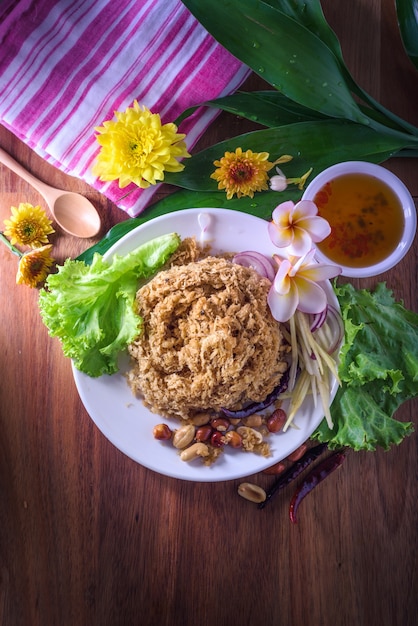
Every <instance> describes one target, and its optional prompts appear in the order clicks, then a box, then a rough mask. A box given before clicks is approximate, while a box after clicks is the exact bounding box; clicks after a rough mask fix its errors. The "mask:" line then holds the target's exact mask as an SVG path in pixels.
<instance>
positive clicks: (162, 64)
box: [0, 0, 249, 216]
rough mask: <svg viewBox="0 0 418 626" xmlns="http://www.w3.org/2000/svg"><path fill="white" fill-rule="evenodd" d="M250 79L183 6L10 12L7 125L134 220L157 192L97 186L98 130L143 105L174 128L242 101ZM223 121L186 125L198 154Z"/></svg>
mask: <svg viewBox="0 0 418 626" xmlns="http://www.w3.org/2000/svg"><path fill="white" fill-rule="evenodd" d="M248 74H249V70H248V68H247V67H245V66H243V65H242V64H241V63H240V62H239V61H238V60H237V59H235V58H234V57H233V56H232V55H230V53H229V52H227V51H226V50H225V49H224V48H222V47H221V46H220V45H219V44H218V43H217V42H216V41H215V40H214V39H213V38H212V37H211V36H210V35H209V34H208V33H207V31H205V30H204V29H203V27H202V26H201V25H200V24H199V23H198V22H197V21H196V20H195V18H194V17H193V16H192V15H191V14H190V12H189V11H188V10H187V9H186V7H185V6H184V5H183V4H182V2H181V1H180V0H117V1H116V2H115V0H1V3H0V123H2V124H3V125H4V126H5V127H7V128H8V129H9V130H11V131H12V132H13V133H14V134H15V135H17V136H18V137H19V138H20V139H22V140H23V141H24V142H25V143H26V144H27V145H28V146H30V147H31V148H32V149H33V150H35V152H36V153H37V154H39V155H40V156H42V157H43V158H44V159H46V160H47V161H48V162H49V163H52V164H53V165H55V166H56V167H58V168H60V169H61V170H62V171H64V172H66V173H68V174H71V175H73V176H77V177H79V178H81V179H83V180H85V181H86V182H87V183H89V184H90V185H92V186H93V187H95V188H96V189H98V190H99V191H101V192H102V193H104V194H105V195H106V196H107V197H108V198H110V199H111V200H113V201H114V202H116V204H117V205H118V206H119V207H120V208H121V209H123V210H125V211H126V212H127V213H128V214H129V215H131V216H134V215H137V214H138V213H140V211H141V210H142V209H143V208H144V207H145V206H146V204H147V203H148V202H149V200H150V198H151V196H152V194H153V193H154V192H155V190H156V187H151V188H148V189H146V190H140V189H138V188H137V187H134V186H133V185H132V186H130V187H127V188H125V189H122V190H121V189H119V186H118V184H117V182H112V183H101V182H100V181H98V180H97V179H95V178H94V177H93V175H92V173H91V166H92V163H93V161H94V159H95V156H96V155H97V153H98V149H99V145H98V143H97V141H96V140H95V133H94V127H95V126H100V125H102V123H103V122H104V121H105V120H108V119H112V118H113V115H114V111H124V110H125V109H126V108H127V107H128V106H132V103H133V101H134V100H135V99H136V100H138V102H139V104H143V105H145V106H147V107H148V108H149V109H151V111H152V112H153V113H159V114H160V115H161V119H162V121H163V123H166V122H172V121H174V120H175V118H176V117H177V116H178V115H179V114H180V113H181V112H182V111H183V110H184V109H186V108H188V107H190V106H194V105H197V104H199V103H201V102H204V101H205V100H208V99H212V98H216V97H219V96H221V95H226V94H229V93H232V92H233V91H235V90H236V89H237V88H238V87H239V85H240V84H241V83H242V82H243V80H244V79H245V78H246V77H247V75H248ZM215 115H216V110H210V109H206V108H202V107H201V108H199V109H198V110H197V111H196V112H195V113H194V115H193V116H192V117H190V118H188V119H187V120H185V121H184V122H183V123H182V124H181V126H180V129H179V130H180V132H183V133H186V135H187V138H186V143H187V146H188V148H189V150H190V149H191V148H192V147H193V145H194V144H195V143H196V141H197V140H198V138H199V137H200V136H201V134H202V133H203V131H204V130H205V129H206V128H207V126H208V125H209V124H210V122H211V121H212V120H213V119H214V117H215ZM131 189H133V192H132V193H130V194H129V195H128V196H126V197H125V198H124V199H123V200H120V198H121V197H122V196H124V195H125V194H126V192H127V191H129V190H131Z"/></svg>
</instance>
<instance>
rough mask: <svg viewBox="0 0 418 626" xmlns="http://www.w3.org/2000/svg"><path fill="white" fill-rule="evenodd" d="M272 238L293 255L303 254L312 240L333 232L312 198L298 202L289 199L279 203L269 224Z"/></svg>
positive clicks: (320, 238) (315, 240) (308, 248)
mask: <svg viewBox="0 0 418 626" xmlns="http://www.w3.org/2000/svg"><path fill="white" fill-rule="evenodd" d="M268 232H269V235H270V239H271V240H272V242H273V243H274V245H275V246H277V247H278V248H287V253H288V254H290V255H292V256H303V255H304V254H306V253H307V252H308V251H309V250H310V249H311V247H312V242H315V243H317V242H318V241H322V240H323V239H325V237H328V235H329V234H330V232H331V227H330V225H329V224H328V222H327V220H325V219H324V218H323V217H319V215H318V207H317V206H316V204H315V203H314V202H312V200H301V201H300V202H298V203H297V204H295V203H294V202H292V201H291V200H288V201H287V202H282V203H281V204H279V205H278V206H277V207H276V208H275V209H274V211H273V213H272V221H271V222H269V224H268Z"/></svg>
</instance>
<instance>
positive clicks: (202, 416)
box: [190, 413, 211, 426]
mask: <svg viewBox="0 0 418 626" xmlns="http://www.w3.org/2000/svg"><path fill="white" fill-rule="evenodd" d="M210 418H211V416H210V415H209V413H196V414H195V415H193V417H192V418H190V421H191V422H192V424H194V425H195V426H204V425H205V424H208V423H209V422H210Z"/></svg>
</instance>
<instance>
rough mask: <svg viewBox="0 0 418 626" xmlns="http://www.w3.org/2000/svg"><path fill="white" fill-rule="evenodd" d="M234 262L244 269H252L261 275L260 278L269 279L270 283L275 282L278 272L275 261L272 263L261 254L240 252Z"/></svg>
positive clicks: (249, 251)
mask: <svg viewBox="0 0 418 626" xmlns="http://www.w3.org/2000/svg"><path fill="white" fill-rule="evenodd" d="M232 261H233V263H237V264H238V265H243V266H244V267H252V268H253V269H254V270H255V271H256V272H258V273H259V274H260V276H263V277H264V278H268V279H269V281H270V282H273V281H274V277H275V276H276V270H275V268H274V265H273V261H271V260H270V259H269V258H268V257H266V256H265V255H264V254H261V252H256V251H255V250H247V251H246V252H238V254H236V255H235V256H234V258H233V259H232Z"/></svg>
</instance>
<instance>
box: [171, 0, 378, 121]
mask: <svg viewBox="0 0 418 626" xmlns="http://www.w3.org/2000/svg"><path fill="white" fill-rule="evenodd" d="M183 3H184V4H185V5H186V6H187V7H188V9H189V10H190V11H191V12H192V13H193V14H194V15H195V17H196V18H197V19H198V20H199V21H200V22H201V23H202V24H203V26H204V27H205V28H206V29H207V30H208V31H209V32H210V33H211V34H212V35H213V36H214V37H215V39H217V40H218V41H219V42H220V43H221V44H222V45H223V46H224V47H225V48H227V49H228V50H229V51H230V52H231V53H232V54H234V55H235V56H236V57H237V58H239V59H241V60H242V61H243V62H244V63H246V64H247V65H249V66H250V67H251V68H252V69H253V70H254V71H255V72H257V73H258V74H259V75H260V76H262V77H263V78H264V79H265V80H267V81H268V82H269V83H270V84H271V85H272V86H273V87H275V88H276V89H278V90H279V91H281V92H282V93H284V94H285V95H286V96H287V97H289V98H290V99H292V100H294V101H295V102H298V103H300V104H303V105H304V106H306V107H308V108H310V109H314V110H315V111H319V112H321V113H323V114H325V115H328V116H332V117H338V118H345V119H350V120H352V121H357V122H362V123H364V124H368V123H369V120H368V118H367V117H365V116H364V115H363V113H362V112H361V110H360V109H359V107H358V106H357V104H356V102H355V101H354V99H353V98H352V96H351V94H350V90H349V88H348V87H347V85H346V83H345V78H344V76H343V74H342V72H341V70H340V66H339V63H338V61H337V59H336V57H335V56H334V54H333V52H332V51H331V50H330V49H329V48H328V46H327V45H326V44H325V43H324V42H323V41H322V40H321V39H320V38H319V37H317V36H316V35H315V34H313V33H312V32H311V31H310V30H309V29H307V28H305V26H304V25H303V24H301V23H299V22H297V21H296V20H294V19H293V18H291V17H289V16H288V15H286V14H285V13H283V12H281V11H278V10H277V9H275V8H274V7H272V6H270V5H268V4H266V3H264V2H261V1H257V2H255V1H254V0H228V1H224V2H211V3H210V4H209V3H207V2H202V1H201V0H183ZM232 25H233V26H232Z"/></svg>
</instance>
